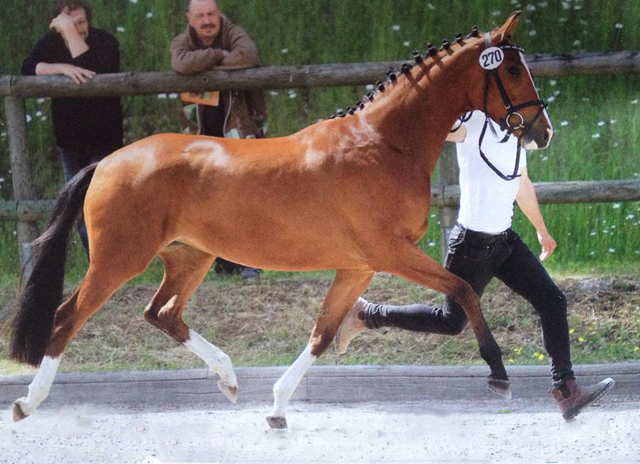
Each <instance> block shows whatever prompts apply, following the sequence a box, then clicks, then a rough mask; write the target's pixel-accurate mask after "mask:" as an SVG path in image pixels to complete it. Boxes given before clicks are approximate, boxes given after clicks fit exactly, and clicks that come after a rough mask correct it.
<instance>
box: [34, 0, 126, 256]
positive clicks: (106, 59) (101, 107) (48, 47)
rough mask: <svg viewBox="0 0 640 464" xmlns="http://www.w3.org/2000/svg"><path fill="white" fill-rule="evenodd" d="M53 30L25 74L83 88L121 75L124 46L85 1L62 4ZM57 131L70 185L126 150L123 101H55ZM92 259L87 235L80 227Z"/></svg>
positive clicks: (57, 5)
mask: <svg viewBox="0 0 640 464" xmlns="http://www.w3.org/2000/svg"><path fill="white" fill-rule="evenodd" d="M51 18H52V19H51V22H50V24H49V29H51V32H49V33H48V34H46V35H45V36H44V37H43V38H42V39H40V40H39V41H38V43H37V44H36V45H35V47H34V48H33V50H32V51H31V54H30V55H29V56H28V57H27V58H26V59H25V60H24V62H23V63H22V74H23V75H28V76H34V75H38V76H43V75H55V74H62V75H65V76H68V77H69V78H71V79H73V81H74V82H75V83H76V84H78V85H80V84H84V83H85V82H87V81H88V80H90V79H92V78H93V77H94V76H95V75H96V74H106V73H117V72H120V48H119V44H118V40H117V39H116V38H115V37H114V36H113V35H111V34H109V33H108V32H106V31H104V30H102V29H95V28H93V27H91V19H92V17H91V6H90V5H89V4H88V3H87V2H85V1H83V0H58V1H57V2H56V3H55V6H54V8H53V14H52V16H51ZM51 112H52V120H53V131H54V135H55V138H56V145H57V149H58V153H59V155H60V159H61V161H62V167H63V170H64V177H65V180H66V181H67V182H68V181H69V180H70V179H71V178H73V176H75V175H76V174H77V173H78V172H79V171H80V170H81V169H82V168H84V167H86V166H88V165H90V164H92V163H95V162H98V161H100V160H101V159H103V158H104V157H106V156H107V155H109V154H111V153H112V152H114V151H115V150H117V149H119V148H121V147H122V145H123V129H122V106H121V104H120V98H119V97H82V98H73V97H65V98H53V99H52V102H51ZM78 232H79V233H80V237H81V238H82V243H83V245H84V248H85V250H86V252H87V256H89V240H88V237H87V229H86V226H85V224H84V221H82V222H81V223H80V224H79V226H78Z"/></svg>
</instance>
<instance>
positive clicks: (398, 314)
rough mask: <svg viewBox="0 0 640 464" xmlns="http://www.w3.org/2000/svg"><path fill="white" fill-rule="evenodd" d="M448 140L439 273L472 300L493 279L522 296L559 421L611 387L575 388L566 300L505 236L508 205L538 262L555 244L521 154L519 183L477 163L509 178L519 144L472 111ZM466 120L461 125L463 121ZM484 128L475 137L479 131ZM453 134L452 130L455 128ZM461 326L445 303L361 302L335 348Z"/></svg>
mask: <svg viewBox="0 0 640 464" xmlns="http://www.w3.org/2000/svg"><path fill="white" fill-rule="evenodd" d="M467 116H469V119H468V120H466V122H465V123H464V124H463V125H462V126H460V129H459V130H458V131H456V132H453V133H452V135H450V137H449V139H450V140H451V141H453V142H458V143H457V157H458V165H459V167H460V193H461V197H460V211H459V214H458V223H457V224H456V226H455V227H454V228H453V230H452V231H451V235H450V237H449V249H448V252H447V255H446V257H445V267H446V268H447V269H448V270H449V271H451V272H452V273H454V274H456V275H457V276H459V277H461V278H463V279H465V280H466V281H467V282H468V283H469V284H470V285H471V287H472V288H473V289H474V291H475V292H476V294H477V295H478V297H480V296H481V295H482V293H483V292H484V290H485V288H486V287H487V285H488V284H489V282H490V281H491V279H493V278H494V277H497V278H498V279H500V280H501V281H502V282H504V283H505V284H506V285H507V286H508V287H509V288H511V289H512V290H513V291H515V292H516V293H518V294H519V295H521V296H522V297H524V298H525V299H526V300H527V301H529V303H531V305H532V306H533V308H534V309H535V310H536V311H537V313H538V315H539V316H540V322H541V326H542V335H543V340H544V346H545V349H546V350H547V353H548V354H549V357H550V359H551V373H552V379H553V385H554V388H553V390H552V394H553V396H554V398H555V399H556V402H557V404H558V408H559V410H560V412H561V413H562V415H563V417H564V418H565V419H566V420H569V419H571V418H573V417H575V416H576V415H577V414H578V413H580V411H582V410H584V409H585V408H586V407H587V406H589V405H591V404H592V403H593V402H595V401H597V400H598V399H600V398H601V397H602V396H604V394H605V393H606V392H607V391H608V390H609V389H610V388H611V387H612V386H613V384H614V381H613V380H612V379H606V380H603V381H602V382H600V383H598V384H596V385H591V386H587V387H579V386H578V385H577V384H576V382H575V376H574V373H573V369H572V364H571V356H570V347H569V324H568V321H567V303H566V299H565V295H564V294H563V292H562V291H561V290H560V289H559V288H558V287H557V286H556V284H555V283H554V282H553V280H552V279H551V277H550V276H549V274H548V273H547V271H546V270H545V268H544V266H543V265H542V264H541V263H540V261H539V260H538V259H537V258H536V257H535V255H534V254H533V253H532V252H531V250H530V249H529V248H528V247H527V245H526V244H525V243H524V242H523V241H522V239H521V238H520V237H519V236H518V234H516V233H515V232H514V231H513V230H512V229H511V221H512V217H513V205H514V201H517V202H518V205H519V206H520V209H521V210H522V211H523V212H524V214H525V216H527V218H528V219H529V221H530V222H531V224H532V225H533V226H534V227H535V229H536V231H537V234H538V240H539V242H540V244H541V246H542V254H541V256H540V259H541V260H543V261H544V260H545V259H547V258H548V257H549V256H550V255H551V254H552V253H553V251H554V250H555V248H556V242H555V240H554V239H553V238H552V237H551V235H550V234H549V232H548V230H547V227H546V225H545V222H544V219H543V217H542V213H541V211H540V207H539V204H538V198H537V196H536V193H535V190H534V188H533V184H532V183H531V180H530V179H529V176H528V174H527V168H526V153H525V152H524V150H522V151H523V153H522V154H521V159H520V162H519V165H520V168H519V174H520V177H516V178H515V179H513V180H510V181H509V180H506V179H502V178H500V177H499V176H498V175H497V174H496V172H494V170H493V169H492V168H491V167H490V166H489V165H488V164H487V163H485V162H484V161H483V159H482V157H481V153H480V148H479V147H480V143H481V142H482V152H483V153H484V154H485V156H486V157H487V158H488V160H489V162H490V163H491V164H493V165H494V166H495V167H496V168H497V169H498V170H499V171H501V172H502V173H505V172H508V173H511V172H513V171H514V165H515V159H516V156H515V154H516V151H517V146H518V140H517V138H516V137H515V136H511V137H509V138H508V140H507V141H506V142H505V143H502V140H503V137H504V136H505V135H506V134H505V133H504V132H502V133H500V132H501V131H500V127H499V126H497V125H495V127H494V129H495V131H492V130H490V127H488V125H494V123H493V122H492V121H491V120H487V119H486V116H485V115H484V113H482V112H481V111H475V112H473V113H472V114H471V115H467ZM464 119H466V118H464ZM485 121H486V122H487V128H486V130H485V131H484V132H485V136H484V138H482V136H481V134H482V133H483V127H485ZM456 127H457V126H456ZM466 324H467V318H466V316H465V313H464V311H463V309H462V308H461V307H460V306H459V305H458V304H456V303H455V302H454V301H453V300H452V299H451V298H449V297H446V298H445V302H444V305H443V306H442V307H441V308H437V307H432V306H428V305H424V304H414V305H406V306H387V305H379V304H374V303H370V302H368V301H367V300H365V299H364V298H360V299H359V300H358V302H356V304H355V305H354V307H353V308H352V309H351V311H350V312H349V314H348V315H347V317H346V318H345V320H344V322H343V323H342V327H341V328H340V331H339V333H338V337H337V338H338V341H337V343H338V348H339V351H340V352H343V353H344V352H345V351H346V349H347V346H348V345H349V342H350V341H351V340H352V339H353V337H354V336H356V335H357V334H358V333H360V332H361V331H363V330H365V329H367V328H369V329H378V328H381V327H397V328H401V329H407V330H412V331H416V332H427V333H436V334H444V335H457V334H459V333H461V332H462V330H463V329H464V327H465V326H466Z"/></svg>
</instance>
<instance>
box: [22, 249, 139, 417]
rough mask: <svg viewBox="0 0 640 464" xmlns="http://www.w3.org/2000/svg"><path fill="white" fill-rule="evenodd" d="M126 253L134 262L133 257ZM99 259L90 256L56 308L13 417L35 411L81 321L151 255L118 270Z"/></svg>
mask: <svg viewBox="0 0 640 464" xmlns="http://www.w3.org/2000/svg"><path fill="white" fill-rule="evenodd" d="M129 257H130V258H131V259H132V260H133V261H134V262H135V261H136V260H135V259H133V258H132V256H131V255H129ZM98 261H99V260H98V259H97V258H96V257H94V258H92V260H91V264H90V266H89V270H88V272H87V275H86V277H85V279H84V281H83V282H82V283H81V284H80V286H79V287H78V289H77V290H76V291H75V293H74V294H73V295H72V296H71V297H70V298H69V299H68V300H67V301H65V302H64V303H63V304H61V305H60V306H59V307H58V309H57V310H56V314H55V319H54V323H53V330H52V333H51V338H50V339H49V342H48V343H47V348H46V351H45V355H44V357H43V359H42V362H41V363H40V366H39V368H38V372H37V374H36V375H35V377H34V379H33V381H32V382H31V384H30V385H29V393H28V394H27V396H26V397H23V398H19V399H18V400H16V401H15V403H14V406H13V420H14V421H15V422H18V421H20V420H22V419H25V418H26V417H28V416H29V415H30V414H31V413H33V411H35V410H36V409H37V408H38V406H39V405H40V403H42V401H44V400H45V399H46V398H47V396H48V395H49V391H50V389H51V385H52V384H53V380H54V378H55V375H56V372H57V370H58V366H59V365H60V360H61V357H62V353H63V352H64V350H65V348H66V347H67V345H68V344H69V342H70V341H71V340H72V339H73V337H75V335H76V334H77V333H78V331H79V330H80V329H81V328H82V326H83V325H84V323H85V322H86V321H87V320H88V319H89V318H90V317H91V316H92V315H93V314H95V313H96V312H97V311H98V310H99V309H100V308H101V307H102V305H103V304H104V303H105V301H107V299H108V298H109V297H110V296H111V295H112V294H113V293H114V292H115V291H116V290H118V288H120V287H121V286H122V285H124V283H125V282H127V281H128V280H129V279H131V278H133V277H135V276H136V275H138V274H140V273H142V272H143V271H144V270H145V269H146V267H147V266H148V264H149V262H151V258H149V259H148V260H147V261H144V262H143V264H141V265H140V267H139V268H137V269H131V268H129V270H128V272H126V273H123V272H119V271H118V270H117V269H123V268H122V267H117V266H115V267H106V266H99V265H98V264H97V263H98Z"/></svg>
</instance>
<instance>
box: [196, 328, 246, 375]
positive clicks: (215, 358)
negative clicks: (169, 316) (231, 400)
mask: <svg viewBox="0 0 640 464" xmlns="http://www.w3.org/2000/svg"><path fill="white" fill-rule="evenodd" d="M184 346H186V347H187V349H189V351H191V352H192V353H194V354H195V355H196V356H198V357H199V358H200V359H202V360H203V361H204V362H205V363H207V365H208V366H209V368H210V369H211V370H212V371H213V372H215V373H216V374H218V375H219V376H220V379H221V380H222V381H223V382H225V383H226V384H228V385H229V386H231V387H237V385H238V381H237V379H236V374H235V372H234V371H233V364H232V362H231V358H229V356H227V354H226V353H225V352H224V351H222V350H221V349H220V348H218V347H217V346H215V345H214V344H212V343H210V342H208V341H207V340H206V339H205V338H204V337H202V336H201V335H200V334H198V333H197V332H195V331H193V330H191V329H189V340H187V341H185V342H184Z"/></svg>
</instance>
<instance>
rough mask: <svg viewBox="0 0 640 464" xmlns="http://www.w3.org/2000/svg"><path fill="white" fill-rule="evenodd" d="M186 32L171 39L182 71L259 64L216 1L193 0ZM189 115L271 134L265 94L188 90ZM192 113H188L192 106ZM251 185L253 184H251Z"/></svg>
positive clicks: (251, 133)
mask: <svg viewBox="0 0 640 464" xmlns="http://www.w3.org/2000/svg"><path fill="white" fill-rule="evenodd" d="M187 8H188V12H187V19H188V22H189V25H188V27H187V30H186V31H185V32H183V33H182V34H180V35H178V36H177V37H176V38H174V39H173V41H172V43H171V65H172V66H173V69H174V70H175V71H176V72H177V73H179V74H185V75H189V74H197V73H200V72H203V71H207V70H211V69H213V68H216V67H225V68H250V67H255V66H259V65H260V59H259V57H258V47H257V46H256V44H255V42H254V41H253V40H252V39H251V38H250V37H249V35H248V34H247V33H246V32H245V31H244V30H243V29H242V28H241V27H239V26H237V25H235V24H233V23H232V22H231V21H230V20H229V19H228V18H227V17H226V16H224V15H223V14H221V13H220V8H219V6H218V4H217V3H216V2H215V1H214V0H188V2H187ZM183 100H185V101H186V102H196V103H195V104H193V105H188V106H187V107H185V109H186V110H187V111H186V112H185V113H186V114H187V117H188V118H189V119H190V120H191V121H192V122H195V123H196V124H197V131H198V133H199V134H202V135H210V136H214V137H229V138H261V137H264V135H265V133H266V102H265V97H264V92H263V91H261V90H257V91H246V92H239V91H234V92H223V93H220V94H218V93H217V92H207V93H206V94H205V95H192V94H183ZM189 109H191V110H192V111H191V112H189V111H188V110H189ZM247 188H250V186H247ZM215 270H216V272H218V273H223V274H234V273H239V274H240V276H241V277H242V278H258V277H259V276H260V274H259V270H258V269H254V268H251V267H246V266H242V265H239V264H235V263H232V262H230V261H226V260H223V259H221V258H218V259H217V260H216V265H215Z"/></svg>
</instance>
